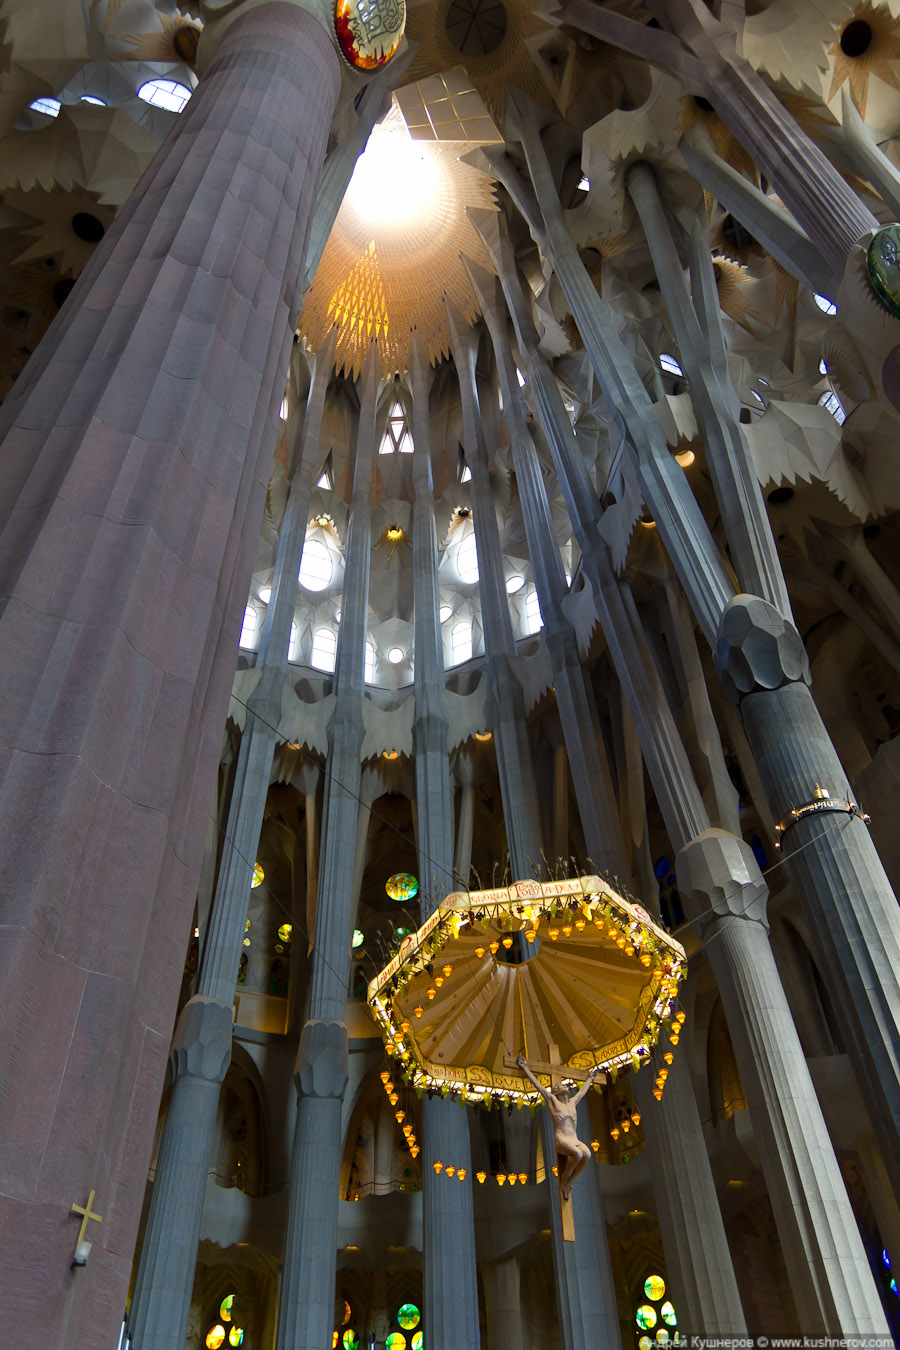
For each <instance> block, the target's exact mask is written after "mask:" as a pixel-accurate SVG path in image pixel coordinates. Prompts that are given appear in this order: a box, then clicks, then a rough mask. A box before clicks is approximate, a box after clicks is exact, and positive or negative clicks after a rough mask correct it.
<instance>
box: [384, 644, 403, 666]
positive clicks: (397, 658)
mask: <svg viewBox="0 0 900 1350" xmlns="http://www.w3.org/2000/svg"><path fill="white" fill-rule="evenodd" d="M404 656H405V652H404V650H403V648H402V647H392V648H391V650H390V651H389V652H388V654H387V658H388V660H389V661H390V663H391V665H392V666H399V664H400V662H401V661H402V660H403V657H404Z"/></svg>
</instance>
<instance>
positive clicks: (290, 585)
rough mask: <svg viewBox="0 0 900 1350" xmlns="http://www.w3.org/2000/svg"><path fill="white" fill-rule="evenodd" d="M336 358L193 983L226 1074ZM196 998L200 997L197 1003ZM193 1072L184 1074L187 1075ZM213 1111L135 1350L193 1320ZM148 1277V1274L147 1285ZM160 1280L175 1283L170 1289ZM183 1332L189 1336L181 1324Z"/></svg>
mask: <svg viewBox="0 0 900 1350" xmlns="http://www.w3.org/2000/svg"><path fill="white" fill-rule="evenodd" d="M332 355H333V350H332V345H331V344H326V348H324V349H323V353H322V359H320V360H319V361H318V362H317V366H316V370H315V373H314V375H313V380H312V384H311V386H310V390H309V396H308V400H307V416H306V421H305V423H304V426H303V432H302V435H301V436H300V438H299V439H300V446H299V450H298V452H297V456H296V458H297V459H298V460H299V464H298V467H297V470H296V473H295V474H294V476H293V478H292V481H291V485H290V489H289V493H288V499H287V504H286V507H285V514H284V519H283V521H282V526H281V532H280V534H279V537H278V550H277V553H276V558H275V570H274V577H273V581H272V595H271V598H270V602H269V606H268V610H267V612H266V619H265V622H264V624H263V631H262V638H261V641H260V650H259V653H258V662H259V664H260V665H261V667H262V678H261V680H260V682H259V684H258V685H257V687H256V689H255V690H254V693H253V695H252V697H251V699H250V701H249V705H248V708H247V722H246V726H245V729H244V734H243V736H242V738H241V746H240V751H239V753H238V762H237V769H236V773H235V781H234V786H233V789H232V796H231V807H230V810H229V814H228V824H227V827H226V830H225V843H224V846H223V850H222V859H221V862H220V864H219V877H218V883H217V886H216V894H215V898H214V901H213V906H212V910H211V914H210V921H209V924H208V926H207V929H206V934H205V938H204V943H203V950H202V953H201V963H200V975H199V978H198V981H197V991H198V997H199V998H200V999H201V1001H202V1003H201V1006H204V1007H209V1006H210V1005H212V1004H215V1006H217V1007H218V1008H219V1009H220V1010H221V1017H220V1019H219V1021H218V1022H217V1023H216V1025H217V1026H220V1027H221V1028H227V1047H226V1049H225V1051H224V1057H223V1060H222V1077H224V1075H225V1072H226V1070H227V1068H228V1064H229V1062H230V1059H231V1023H232V1015H233V1013H232V1010H233V1005H234V989H235V981H236V979H237V973H238V967H239V964H240V959H241V951H242V946H243V937H244V923H245V920H246V917H247V904H248V897H249V895H250V889H251V885H252V880H253V864H254V861H255V858H256V852H257V847H258V844H259V835H260V830H261V828H262V819H263V812H264V810H265V804H266V796H267V793H268V790H269V778H270V775H271V768H272V755H273V753H274V750H275V743H276V740H277V724H278V721H279V719H280V716H281V688H282V684H283V681H284V675H285V671H286V668H287V653H288V643H289V640H290V630H291V620H292V618H293V614H294V605H295V601H296V597H297V573H298V571H299V569H300V562H301V559H302V554H303V544H304V540H305V538H306V523H307V519H308V516H309V496H310V484H311V481H312V475H313V471H314V467H315V456H316V452H317V449H318V443H319V431H320V428H321V421H322V410H323V406H324V401H325V388H326V385H327V383H328V377H329V375H330V373H331V365H330V362H331V357H332ZM196 1001H197V1000H196V999H194V1000H192V1001H191V1002H192V1003H194V1002H196ZM190 1006H191V1004H188V1007H190ZM207 1021H209V1016H208V1017H207ZM187 1072H188V1071H187V1070H185V1071H184V1073H183V1075H182V1077H184V1076H185V1075H186V1074H187ZM181 1081H182V1080H181V1078H179V1079H178V1080H177V1082H176V1092H177V1091H178V1090H179V1085H180V1083H181ZM219 1081H220V1082H221V1078H220V1080H219ZM217 1108H218V1093H217V1092H212V1091H205V1092H203V1093H200V1092H195V1093H194V1094H193V1099H192V1113H191V1117H190V1130H189V1131H188V1133H187V1134H186V1135H185V1137H184V1138H183V1139H181V1140H177V1139H172V1138H170V1136H171V1135H172V1132H173V1131H178V1130H180V1129H181V1128H182V1116H181V1114H180V1113H177V1112H176V1113H173V1112H172V1111H170V1112H169V1114H168V1115H167V1117H166V1121H165V1124H164V1126H163V1136H162V1143H161V1147H160V1154H159V1160H158V1163H157V1168H156V1177H155V1180H154V1184H153V1193H152V1196H151V1200H150V1212H149V1217H148V1220H147V1228H146V1231H145V1235H144V1242H143V1245H142V1247H141V1257H140V1263H139V1266H138V1274H137V1283H136V1293H135V1297H134V1299H133V1300H132V1307H131V1313H130V1316H129V1329H130V1331H131V1337H132V1345H133V1346H134V1350H143V1348H144V1347H149V1346H162V1345H164V1344H168V1343H169V1339H168V1338H169V1335H170V1331H171V1326H172V1322H171V1318H172V1316H173V1315H176V1313H174V1312H173V1309H174V1310H180V1313H178V1314H177V1315H182V1316H183V1317H184V1318H186V1317H187V1313H188V1309H189V1303H190V1294H191V1287H192V1285H193V1280H194V1264H195V1260H196V1250H197V1232H198V1229H199V1225H200V1211H199V1210H198V1211H197V1213H196V1215H195V1214H192V1213H191V1212H190V1211H189V1209H188V1207H187V1206H186V1205H185V1203H184V1196H185V1194H186V1191H185V1188H184V1186H183V1185H182V1182H181V1178H182V1173H183V1171H184V1169H185V1168H186V1167H187V1159H188V1153H189V1150H192V1154H191V1156H192V1157H193V1168H194V1172H195V1173H196V1175H197V1176H198V1177H203V1178H205V1177H206V1174H207V1171H208V1169H209V1159H210V1154H211V1151H212V1146H213V1140H214V1136H215V1127H216V1112H217ZM170 1166H171V1167H173V1168H174V1174H173V1176H172V1177H171V1178H169V1177H168V1176H167V1169H169V1167H170ZM201 1206H202V1192H201ZM160 1245H162V1246H163V1247H164V1248H165V1261H163V1259H162V1256H161V1252H160V1251H159V1250H157V1248H158V1247H159V1246H160ZM145 1271H147V1272H150V1273H148V1274H147V1277H146V1278H145ZM164 1274H165V1275H168V1277H169V1278H170V1279H171V1280H172V1281H173V1283H172V1284H171V1285H170V1286H167V1285H166V1283H165V1278H164ZM180 1334H181V1338H182V1339H183V1337H184V1324H182V1328H181V1333H180ZM160 1336H162V1337H163V1339H162V1340H160V1339H159V1337H160Z"/></svg>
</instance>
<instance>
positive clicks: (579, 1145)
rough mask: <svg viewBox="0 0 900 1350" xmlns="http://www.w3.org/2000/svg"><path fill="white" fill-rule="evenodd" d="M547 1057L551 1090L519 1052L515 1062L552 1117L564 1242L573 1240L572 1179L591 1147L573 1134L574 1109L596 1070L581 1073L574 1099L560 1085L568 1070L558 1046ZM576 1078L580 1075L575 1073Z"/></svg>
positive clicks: (586, 1157) (552, 1048)
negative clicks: (564, 1069)
mask: <svg viewBox="0 0 900 1350" xmlns="http://www.w3.org/2000/svg"><path fill="white" fill-rule="evenodd" d="M547 1058H548V1060H549V1063H548V1064H546V1065H541V1066H540V1067H541V1068H542V1069H544V1070H545V1071H549V1074H550V1090H549V1092H548V1091H547V1089H546V1088H544V1087H542V1086H541V1084H540V1083H539V1082H538V1080H537V1079H536V1078H535V1076H534V1074H533V1073H532V1071H531V1069H530V1068H529V1066H528V1064H527V1063H526V1061H525V1057H524V1055H519V1057H518V1059H517V1061H516V1063H517V1064H518V1067H519V1068H520V1069H521V1071H522V1072H523V1073H524V1074H525V1077H526V1078H528V1079H529V1081H530V1082H531V1083H533V1084H534V1086H535V1087H536V1088H537V1090H538V1092H540V1094H541V1096H542V1097H543V1099H544V1101H545V1103H546V1105H547V1109H548V1110H549V1112H550V1115H551V1117H552V1118H553V1132H554V1136H555V1139H556V1166H555V1167H554V1169H553V1171H554V1172H555V1173H556V1176H557V1180H558V1185H559V1208H560V1221H561V1224H562V1237H563V1241H564V1242H574V1241H575V1224H574V1221H573V1218H572V1182H573V1181H574V1180H575V1178H576V1176H577V1175H578V1173H579V1172H581V1171H583V1170H584V1168H585V1167H586V1166H587V1164H588V1162H589V1160H590V1156H591V1150H590V1148H589V1147H588V1145H587V1144H585V1143H583V1142H582V1141H581V1140H580V1139H579V1138H578V1135H577V1133H576V1120H575V1108H576V1107H577V1105H578V1103H579V1102H580V1101H581V1099H582V1097H584V1095H585V1093H587V1092H588V1090H589V1089H590V1087H591V1085H592V1083H593V1082H594V1081H595V1079H596V1078H597V1077H598V1076H599V1071H598V1070H596V1069H591V1070H590V1072H589V1073H587V1074H585V1075H583V1077H584V1082H583V1084H582V1087H581V1088H580V1089H579V1091H578V1093H577V1094H576V1096H575V1097H574V1098H573V1099H570V1097H569V1093H568V1090H567V1089H566V1088H564V1087H563V1086H562V1083H563V1080H564V1079H565V1078H567V1077H569V1076H570V1075H569V1073H568V1070H567V1071H566V1072H565V1073H563V1072H562V1071H561V1070H562V1065H561V1060H560V1054H559V1046H557V1045H550V1046H548V1048H547ZM578 1077H579V1078H580V1077H582V1075H581V1074H578Z"/></svg>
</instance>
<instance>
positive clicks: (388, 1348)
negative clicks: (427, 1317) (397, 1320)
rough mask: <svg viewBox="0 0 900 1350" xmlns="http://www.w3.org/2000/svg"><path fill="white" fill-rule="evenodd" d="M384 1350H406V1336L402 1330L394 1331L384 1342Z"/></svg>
mask: <svg viewBox="0 0 900 1350" xmlns="http://www.w3.org/2000/svg"><path fill="white" fill-rule="evenodd" d="M384 1350H406V1337H405V1336H404V1335H403V1332H402V1331H392V1332H391V1334H390V1336H388V1338H387V1340H386V1341H385V1343H384Z"/></svg>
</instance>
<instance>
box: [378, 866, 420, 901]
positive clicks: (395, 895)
mask: <svg viewBox="0 0 900 1350" xmlns="http://www.w3.org/2000/svg"><path fill="white" fill-rule="evenodd" d="M384 889H385V890H386V891H387V893H388V895H389V896H390V897H391V899H392V900H399V901H400V902H401V903H402V902H403V901H405V900H414V899H415V898H416V896H417V895H418V894H419V883H418V881H417V880H416V878H415V877H414V876H413V875H412V873H411V872H395V873H394V875H393V876H392V877H388V879H387V881H386V882H385V883H384Z"/></svg>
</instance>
